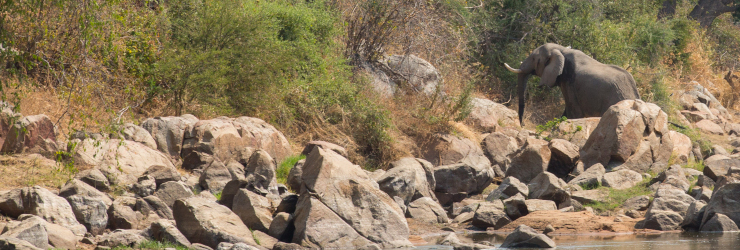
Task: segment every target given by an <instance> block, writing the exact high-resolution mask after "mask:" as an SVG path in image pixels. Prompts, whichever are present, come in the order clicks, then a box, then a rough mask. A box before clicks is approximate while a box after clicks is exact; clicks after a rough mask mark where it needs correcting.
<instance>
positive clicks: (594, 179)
mask: <svg viewBox="0 0 740 250" xmlns="http://www.w3.org/2000/svg"><path fill="white" fill-rule="evenodd" d="M604 174H606V169H604V166H603V165H601V163H596V164H595V165H593V166H591V167H590V168H588V169H586V170H585V171H583V173H581V174H579V175H578V176H576V177H575V178H573V179H572V180H570V181H569V182H568V185H576V186H584V187H598V186H601V179H603V178H604Z"/></svg>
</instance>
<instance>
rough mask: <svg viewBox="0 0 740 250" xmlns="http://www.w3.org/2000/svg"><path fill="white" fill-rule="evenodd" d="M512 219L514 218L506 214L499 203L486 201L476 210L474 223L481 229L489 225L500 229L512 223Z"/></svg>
mask: <svg viewBox="0 0 740 250" xmlns="http://www.w3.org/2000/svg"><path fill="white" fill-rule="evenodd" d="M511 221H512V219H510V218H509V217H508V216H507V215H506V212H504V210H503V207H500V205H497V204H496V203H488V202H484V203H481V204H480V206H478V209H476V210H475V215H474V216H473V220H472V224H473V226H475V227H477V228H481V229H486V228H489V227H493V228H494V229H499V228H502V227H504V226H506V225H507V224H509V223H511Z"/></svg>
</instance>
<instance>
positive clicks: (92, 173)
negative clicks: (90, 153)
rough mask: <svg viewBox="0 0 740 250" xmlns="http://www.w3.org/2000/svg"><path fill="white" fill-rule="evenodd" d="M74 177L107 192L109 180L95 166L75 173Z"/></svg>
mask: <svg viewBox="0 0 740 250" xmlns="http://www.w3.org/2000/svg"><path fill="white" fill-rule="evenodd" d="M75 179H78V180H81V181H83V182H85V183H87V184H88V185H90V186H92V187H94V188H96V189H97V190H100V191H103V192H107V191H108V190H110V182H108V177H105V175H104V174H103V172H100V170H98V169H97V168H93V169H88V170H83V171H80V172H79V173H77V174H76V175H75Z"/></svg>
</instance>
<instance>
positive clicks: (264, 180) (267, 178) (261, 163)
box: [246, 149, 278, 195]
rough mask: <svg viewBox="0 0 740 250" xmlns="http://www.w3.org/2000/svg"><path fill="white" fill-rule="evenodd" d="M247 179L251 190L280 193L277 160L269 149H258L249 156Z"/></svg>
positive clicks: (265, 193) (261, 192)
mask: <svg viewBox="0 0 740 250" xmlns="http://www.w3.org/2000/svg"><path fill="white" fill-rule="evenodd" d="M246 172H247V176H246V178H247V179H246V180H247V183H248V184H247V185H248V186H249V189H250V190H253V191H255V192H258V193H260V194H262V195H267V194H273V195H278V188H277V162H275V159H273V158H272V157H271V156H270V154H268V152H267V151H265V150H261V149H258V150H256V151H254V153H253V154H252V156H250V157H249V162H248V163H247V166H246Z"/></svg>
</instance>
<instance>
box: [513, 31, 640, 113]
mask: <svg viewBox="0 0 740 250" xmlns="http://www.w3.org/2000/svg"><path fill="white" fill-rule="evenodd" d="M504 66H506V69H508V70H509V71H511V72H514V73H517V74H518V78H517V95H518V96H519V122H520V123H521V124H522V125H524V123H523V121H522V117H523V114H524V94H525V92H526V89H527V80H528V79H529V77H530V76H532V75H533V74H534V75H537V76H539V77H540V82H539V86H543V85H544V86H547V87H550V88H552V87H554V86H559V87H560V90H561V91H562V93H563V98H564V99H565V111H564V112H563V116H565V117H566V118H568V119H576V118H584V117H601V116H602V115H603V114H604V112H606V111H607V110H608V109H609V107H610V106H612V105H614V104H616V103H617V102H619V101H622V100H629V99H640V93H638V92H637V86H636V84H635V79H634V78H632V75H631V74H630V73H629V72H627V71H626V70H624V69H623V68H621V67H619V66H616V65H609V64H603V63H600V62H599V61H596V60H595V59H593V58H591V57H590V56H588V55H586V54H585V53H583V52H582V51H580V50H576V49H571V48H570V47H563V46H560V45H558V44H554V43H547V44H545V45H542V46H540V47H539V48H537V49H535V50H534V51H532V53H531V54H530V55H529V56H528V57H527V59H525V60H524V61H523V62H522V63H521V66H519V69H514V68H512V67H511V66H509V64H506V63H504Z"/></svg>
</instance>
